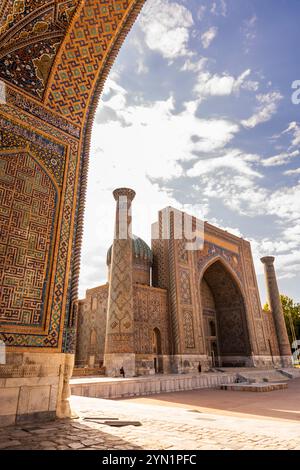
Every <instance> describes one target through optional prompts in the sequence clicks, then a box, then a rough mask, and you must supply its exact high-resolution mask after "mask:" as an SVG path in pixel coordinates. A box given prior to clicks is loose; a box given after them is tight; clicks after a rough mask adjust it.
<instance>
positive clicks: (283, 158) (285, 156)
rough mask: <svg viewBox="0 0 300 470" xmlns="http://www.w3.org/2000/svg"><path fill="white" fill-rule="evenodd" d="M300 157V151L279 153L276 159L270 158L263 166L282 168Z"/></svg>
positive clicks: (264, 161) (265, 160)
mask: <svg viewBox="0 0 300 470" xmlns="http://www.w3.org/2000/svg"><path fill="white" fill-rule="evenodd" d="M299 155H300V152H299V150H295V151H294V152H283V153H279V154H278V155H274V157H269V158H266V159H264V160H262V162H261V163H262V165H263V166H280V165H286V164H287V163H289V161H290V160H291V159H293V158H295V157H298V156H299Z"/></svg>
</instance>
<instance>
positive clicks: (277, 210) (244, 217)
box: [80, 0, 300, 302]
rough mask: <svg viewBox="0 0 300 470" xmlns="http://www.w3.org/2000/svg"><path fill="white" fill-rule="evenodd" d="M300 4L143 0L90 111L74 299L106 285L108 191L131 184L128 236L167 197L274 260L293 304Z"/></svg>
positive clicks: (299, 245) (146, 223) (298, 256)
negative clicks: (80, 248) (131, 219)
mask: <svg viewBox="0 0 300 470" xmlns="http://www.w3.org/2000/svg"><path fill="white" fill-rule="evenodd" d="M299 18H300V2H299V0H251V1H250V0H249V1H248V0H216V1H214V0H207V1H200V0H176V1H175V0H174V1H173V0H172V1H171V0H148V1H147V2H146V5H145V7H144V9H143V11H142V14H141V15H140V17H139V18H138V20H137V22H136V24H135V25H134V27H133V29H132V30H131V32H130V34H129V35H128V36H127V39H126V41H125V43H124V45H123V47H122V49H121V51H120V53H119V56H118V58H117V60H116V62H115V65H114V67H113V69H112V72H111V74H110V77H109V78H108V80H107V82H106V86H105V89H104V93H103V96H102V99H101V101H100V104H99V108H98V111H97V114H96V119H95V124H94V129H93V138H92V150H91V162H90V175H89V185H88V195H87V210H86V222H85V235H84V243H83V254H82V270H81V280H80V296H81V297H82V296H83V295H84V291H85V289H86V288H90V287H94V286H96V285H99V284H100V283H102V282H103V281H106V266H105V256H106V250H107V248H108V246H109V245H110V243H111V240H112V236H113V221H114V201H113V198H112V195H111V191H112V190H113V189H114V188H115V187H117V186H130V187H132V188H134V189H135V190H136V192H137V196H136V199H135V202H134V232H135V233H136V234H138V235H140V236H142V237H143V238H144V239H145V240H146V241H148V242H150V225H151V222H153V221H155V219H156V214H157V211H158V210H159V209H161V208H163V207H165V206H167V205H172V206H174V207H177V208H178V209H183V210H186V211H187V212H189V213H193V214H195V215H197V216H198V217H201V218H203V219H205V220H208V221H209V222H210V223H212V224H215V225H217V226H219V227H221V228H224V229H226V230H228V231H231V232H233V233H235V234H237V235H239V236H242V237H244V238H246V239H248V240H250V241H251V242H252V250H253V256H254V261H255V267H256V271H257V275H258V280H259V286H260V290H261V298H262V302H264V301H265V289H264V282H263V270H262V265H261V263H260V261H259V258H260V257H261V256H263V255H268V254H272V255H274V256H276V268H277V273H278V278H279V285H280V290H281V292H282V293H285V294H287V295H290V296H292V297H293V298H294V299H295V300H297V301H300V292H299V280H300V217H299V216H300V165H299V162H300V151H299V146H300V104H299V105H296V104H293V102H292V99H291V97H292V93H293V89H292V83H293V82H294V81H295V80H300V71H299V62H300V61H299V59H300V57H299V55H300V52H299V47H298V44H299V40H300V30H299Z"/></svg>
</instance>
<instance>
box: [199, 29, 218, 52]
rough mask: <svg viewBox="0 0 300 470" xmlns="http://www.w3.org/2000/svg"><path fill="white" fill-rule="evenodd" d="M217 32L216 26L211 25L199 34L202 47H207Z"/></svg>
mask: <svg viewBox="0 0 300 470" xmlns="http://www.w3.org/2000/svg"><path fill="white" fill-rule="evenodd" d="M217 34H218V28H217V27H216V26H212V27H211V28H209V29H208V30H207V31H205V33H203V34H202V35H201V42H202V46H203V47H204V49H207V48H208V47H209V46H210V45H211V43H212V42H213V40H214V39H215V38H216V36H217Z"/></svg>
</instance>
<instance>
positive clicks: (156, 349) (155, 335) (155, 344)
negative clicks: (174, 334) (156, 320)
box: [153, 328, 161, 354]
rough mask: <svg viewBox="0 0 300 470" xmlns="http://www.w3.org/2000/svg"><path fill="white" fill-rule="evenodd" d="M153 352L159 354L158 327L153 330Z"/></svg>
mask: <svg viewBox="0 0 300 470" xmlns="http://www.w3.org/2000/svg"><path fill="white" fill-rule="evenodd" d="M153 352H154V354H161V334H160V331H159V329H158V328H154V330H153Z"/></svg>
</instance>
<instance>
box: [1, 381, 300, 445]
mask: <svg viewBox="0 0 300 470" xmlns="http://www.w3.org/2000/svg"><path fill="white" fill-rule="evenodd" d="M299 393H300V379H295V380H291V381H289V388H288V389H286V390H278V391H273V392H266V393H254V392H235V391H224V390H193V391H185V392H175V393H164V394H157V395H152V396H149V397H140V398H133V399H126V400H103V399H98V398H88V397H78V396H72V398H71V403H72V407H73V409H75V410H76V412H77V414H78V418H77V419H74V420H60V421H56V422H51V423H44V424H28V425H22V426H18V427H9V428H3V429H1V430H0V448H1V449H33V450H35V449H36V450H38V449H45V450H54V449H57V450H60V449H65V450H72V449H75V450H97V449H98V450H114V449H115V450H120V449H122V450H123V449H124V450H125V449H153V450H156V449H166V450H196V449H199V450H204V449H205V450H217V449H220V450H222V449H224V450H225V449H228V450H243V449H261V450H265V449H276V450H281V449H284V450H289V449H290V450H292V449H297V450H300V426H299V424H300V406H299ZM108 420H110V422H113V421H116V422H117V421H118V420H123V421H137V422H139V423H141V425H140V426H133V425H129V426H124V427H112V426H110V425H107V424H105V421H108Z"/></svg>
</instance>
